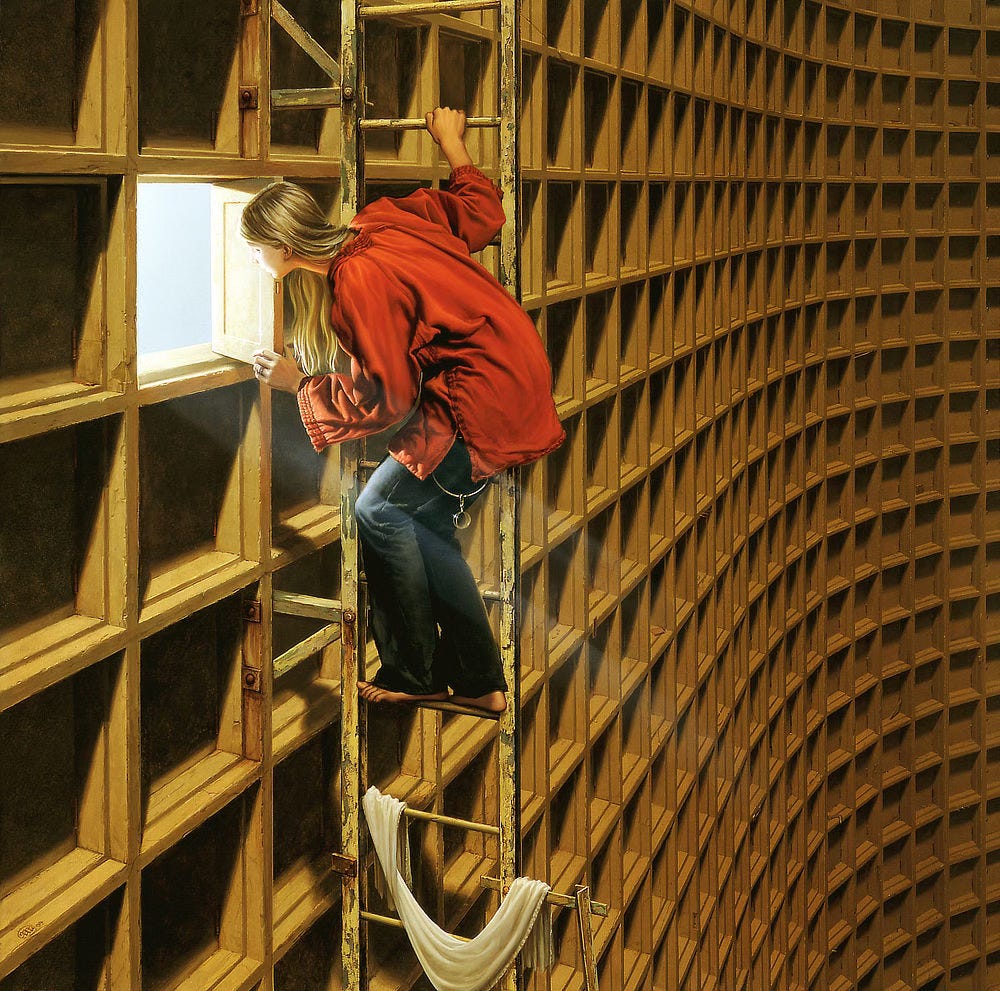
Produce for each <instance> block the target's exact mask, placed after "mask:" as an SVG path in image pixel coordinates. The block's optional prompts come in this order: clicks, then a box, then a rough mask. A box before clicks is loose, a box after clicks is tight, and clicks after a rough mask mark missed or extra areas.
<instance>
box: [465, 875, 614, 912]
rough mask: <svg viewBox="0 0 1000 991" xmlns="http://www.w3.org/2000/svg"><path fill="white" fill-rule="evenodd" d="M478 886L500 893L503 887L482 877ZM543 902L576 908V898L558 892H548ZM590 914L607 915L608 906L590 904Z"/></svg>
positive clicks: (495, 881)
mask: <svg viewBox="0 0 1000 991" xmlns="http://www.w3.org/2000/svg"><path fill="white" fill-rule="evenodd" d="M479 882H480V884H482V886H483V887H484V888H489V889H490V891H500V892H502V891H503V889H504V886H503V885H502V884H501V883H500V879H499V878H496V877H489V876H487V875H485V874H484V875H483V876H482V877H480V879H479ZM545 900H546V901H547V902H548V903H549V904H550V905H559V906H561V907H562V908H576V896H575V895H563V894H560V893H559V892H558V891H550V892H549V893H548V894H547V895H546V896H545ZM590 914H591V915H600V916H606V915H607V914H608V906H607V905H605V904H604V902H594V901H592V902H591V903H590Z"/></svg>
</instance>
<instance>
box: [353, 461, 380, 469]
mask: <svg viewBox="0 0 1000 991" xmlns="http://www.w3.org/2000/svg"><path fill="white" fill-rule="evenodd" d="M380 464H382V462H381V461H359V462H358V467H359V468H362V469H364V470H365V471H374V470H375V469H376V468H377V467H378V466H379V465H380Z"/></svg>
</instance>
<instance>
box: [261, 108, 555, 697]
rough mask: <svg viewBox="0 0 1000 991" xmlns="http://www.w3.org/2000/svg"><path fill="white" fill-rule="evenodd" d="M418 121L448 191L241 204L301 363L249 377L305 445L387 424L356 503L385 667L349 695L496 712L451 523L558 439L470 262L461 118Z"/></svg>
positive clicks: (276, 358) (523, 354)
mask: <svg viewBox="0 0 1000 991" xmlns="http://www.w3.org/2000/svg"><path fill="white" fill-rule="evenodd" d="M426 120H427V130H428V131H429V132H430V134H431V136H432V137H433V139H434V141H435V142H436V143H437V144H438V145H439V146H440V148H441V150H442V152H443V153H444V155H445V157H446V158H447V159H448V163H449V164H450V165H451V168H452V172H451V178H450V182H449V186H448V189H447V190H434V189H419V190H417V191H416V192H414V193H411V194H410V195H409V196H404V197H401V198H398V199H396V198H390V197H382V198H381V199H378V200H375V201H374V202H373V203H371V204H369V205H368V206H366V207H365V208H364V209H363V210H361V211H360V212H359V213H358V214H357V216H356V217H355V218H354V220H353V221H352V222H351V224H350V226H349V227H346V228H345V227H333V226H331V225H330V224H329V222H328V221H327V220H326V219H325V217H324V216H323V214H322V212H321V211H320V209H319V207H318V206H317V205H316V203H315V201H314V200H313V199H312V198H311V197H310V196H309V194H308V193H306V192H305V191H304V190H302V189H301V188H299V187H298V186H295V185H293V184H292V183H288V182H277V183H273V184H272V185H271V186H269V187H267V188H266V189H264V190H262V191H261V192H260V193H258V194H257V195H256V196H255V197H254V198H253V199H252V200H251V201H250V202H249V203H248V204H247V206H246V208H245V209H244V212H243V223H242V233H243V237H244V238H245V239H246V240H247V242H248V243H249V244H250V248H251V251H252V253H253V256H254V259H255V260H256V262H257V263H258V264H259V265H260V266H261V267H262V268H264V269H266V270H267V271H268V272H269V273H270V274H271V275H272V276H273V277H274V278H276V279H285V280H286V281H287V284H288V296H289V298H290V300H291V303H292V310H293V318H292V330H291V335H290V336H291V341H292V344H293V346H294V349H295V354H296V356H297V358H298V359H299V362H300V363H301V368H300V367H299V364H297V363H296V362H295V361H292V360H291V359H289V358H286V357H282V356H281V355H278V354H277V353H275V352H274V351H269V350H262V351H259V352H257V353H256V355H255V363H254V371H255V373H256V375H257V377H258V378H259V379H260V381H262V382H264V383H266V384H267V385H269V386H271V387H272V388H275V389H283V390H286V391H288V392H292V393H295V394H296V396H297V400H298V405H299V411H300V413H301V414H302V421H303V423H304V425H305V428H306V431H307V432H308V434H309V438H310V440H311V441H312V444H313V446H314V447H315V448H316V450H317V451H320V450H322V449H323V448H324V447H326V446H327V445H329V444H336V443H340V442H342V441H347V440H354V439H355V438H359V437H364V436H365V435H367V434H373V433H378V432H381V431H383V430H385V429H386V428H388V427H390V426H393V425H397V424H398V425H399V429H398V430H397V432H396V433H395V435H394V436H393V438H392V440H391V441H390V443H389V451H390V454H391V457H389V458H386V459H385V460H384V461H383V462H382V463H381V464H380V465H379V467H378V468H377V469H376V470H375V472H374V473H373V474H372V476H371V478H370V480H369V481H368V484H367V485H366V486H365V488H364V490H363V491H362V493H361V495H360V496H359V498H358V500H357V504H356V519H357V526H358V534H359V537H360V539H361V547H362V553H363V557H364V564H365V572H366V575H367V579H368V592H369V605H370V610H371V620H372V633H373V635H374V638H375V644H376V646H377V647H378V652H379V659H380V661H381V668H380V670H379V672H378V674H377V675H376V677H375V679H374V680H373V681H372V682H370V683H369V682H364V681H362V682H360V683H359V685H360V693H361V695H362V697H364V698H365V699H367V700H368V701H370V702H404V701H416V700H419V699H450V700H452V701H455V702H459V703H462V704H466V705H471V706H476V707H479V708H482V709H486V710H489V711H492V712H502V711H503V709H504V708H505V707H506V699H505V696H504V692H505V691H506V690H507V687H508V686H507V684H506V682H505V681H504V676H503V671H502V668H501V664H500V652H499V650H498V648H497V644H496V640H495V638H494V636H493V632H492V629H491V627H490V624H489V621H488V618H487V615H486V609H485V607H484V605H483V601H482V598H481V597H480V595H479V591H478V589H477V587H476V583H475V580H474V578H473V576H472V573H471V571H470V570H469V567H468V565H467V564H466V562H465V561H464V559H463V558H462V555H461V551H460V548H459V544H458V540H457V538H456V535H455V529H456V526H457V527H465V526H468V523H469V517H468V510H469V507H470V506H471V505H472V504H473V503H474V502H475V501H476V499H477V498H478V497H479V495H480V494H481V493H482V491H483V489H484V488H485V486H486V484H487V481H488V479H489V478H490V477H491V476H492V475H494V474H496V473H497V472H499V471H500V470H502V469H504V468H508V467H511V466H513V465H519V464H524V463H526V462H529V461H533V460H535V459H537V458H540V457H542V456H544V455H545V454H547V453H549V452H550V451H552V450H554V449H555V448H556V447H558V446H559V445H560V444H561V443H562V441H563V439H564V437H565V433H564V431H563V429H562V426H561V424H560V422H559V418H558V416H557V415H556V410H555V405H554V403H553V400H552V392H551V390H552V371H551V368H550V367H549V363H548V359H547V357H546V355H545V351H544V348H543V347H542V343H541V341H540V340H539V337H538V333H537V331H536V330H535V327H534V324H533V323H532V322H531V320H530V318H529V317H528V315H527V314H526V313H525V312H524V310H522V309H521V307H520V306H518V304H517V302H516V301H515V300H514V299H513V298H512V297H511V296H510V295H509V294H508V293H507V292H506V291H505V290H504V289H503V287H502V286H501V285H500V284H499V283H498V282H497V281H496V279H494V278H493V276H492V275H490V273H489V272H487V271H486V269H485V268H483V267H482V266H481V265H480V264H479V263H477V262H476V261H474V260H473V259H472V258H471V257H470V252H474V251H478V250H480V249H481V248H483V247H484V246H485V245H486V244H488V243H489V242H490V241H491V240H492V239H493V238H494V236H495V235H496V234H497V232H498V231H499V229H500V228H501V226H502V225H503V223H504V220H505V217H504V212H503V209H502V207H501V204H500V197H499V194H498V191H497V188H496V187H495V186H494V184H493V183H492V182H491V181H490V180H489V179H488V178H487V177H486V176H485V175H484V174H483V173H482V172H480V171H479V169H477V168H476V167H475V166H474V165H473V163H472V159H471V158H470V157H469V154H468V152H467V150H466V148H465V141H464V134H465V114H464V113H462V112H461V111H457V110H451V109H450V108H448V107H443V108H442V107H438V108H437V109H436V110H433V111H431V112H430V113H428V114H427V117H426ZM449 687H450V688H451V689H452V694H449V692H448V688H449Z"/></svg>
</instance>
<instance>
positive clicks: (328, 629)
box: [272, 623, 341, 678]
mask: <svg viewBox="0 0 1000 991" xmlns="http://www.w3.org/2000/svg"><path fill="white" fill-rule="evenodd" d="M340 631H341V624H340V623H331V624H330V625H329V626H324V627H323V628H322V629H320V630H317V631H316V632H315V633H314V634H313V635H312V636H310V637H306V639H305V640H303V641H302V642H301V643H298V644H296V645H295V646H294V647H292V648H290V649H289V650H286V651H285V652H284V653H283V654H279V655H278V656H277V657H276V658H275V659H274V664H273V665H272V669H273V671H274V677H275V678H280V677H281V676H282V675H283V674H287V673H288V672H289V671H291V670H292V668H294V667H296V666H297V665H299V664H301V663H302V662H303V661H306V660H308V659H309V658H310V657H312V656H313V654H316V653H318V652H319V651H320V650H322V649H323V648H324V647H327V646H329V645H330V644H331V643H333V642H334V641H335V640H337V639H338V638H339V637H340Z"/></svg>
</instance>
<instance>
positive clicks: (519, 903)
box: [362, 787, 553, 991]
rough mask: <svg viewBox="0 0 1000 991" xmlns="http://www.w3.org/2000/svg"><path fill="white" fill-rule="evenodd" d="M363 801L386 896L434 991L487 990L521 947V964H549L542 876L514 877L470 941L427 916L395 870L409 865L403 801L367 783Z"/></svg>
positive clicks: (549, 933) (545, 891) (549, 939)
mask: <svg viewBox="0 0 1000 991" xmlns="http://www.w3.org/2000/svg"><path fill="white" fill-rule="evenodd" d="M362 805H363V806H364V810H365V818H366V819H367V820H368V829H369V831H370V832H371V836H372V841H373V843H374V845H375V852H376V854H378V859H379V862H380V863H381V865H382V872H383V874H384V878H385V883H386V886H387V890H386V895H387V897H388V899H389V900H390V903H395V907H396V911H397V912H398V913H399V918H400V919H401V920H402V922H403V925H404V926H405V927H406V934H407V935H408V936H409V937H410V943H411V944H412V945H413V950H414V952H415V953H416V955H417V959H418V960H419V961H420V964H421V966H422V967H423V968H424V973H425V974H426V975H427V977H428V978H429V979H430V982H431V983H432V984H433V985H434V987H436V988H437V989H438V991H486V989H487V988H491V987H493V986H494V985H495V984H496V983H497V981H499V980H500V978H501V977H502V976H503V974H504V972H505V971H506V970H507V968H508V967H510V965H511V964H512V963H513V961H514V958H515V957H516V956H517V954H518V953H520V952H521V950H522V948H523V949H524V951H525V965H526V966H536V967H540V968H541V967H550V966H551V965H552V956H553V954H552V916H551V912H550V911H549V910H547V909H545V896H546V895H547V894H548V893H549V886H548V885H547V884H546V883H545V882H544V881H535V880H532V879H531V878H526V877H519V878H515V879H514V882H513V884H511V886H510V890H509V891H508V892H507V894H506V895H505V896H504V898H503V900H502V901H501V903H500V907H499V909H497V912H496V914H495V915H494V916H493V918H492V919H490V921H489V922H488V923H487V924H486V927H485V928H484V929H483V931H482V932H481V933H479V934H478V935H477V936H476V937H475V938H474V939H472V940H469V941H466V940H463V939H459V938H458V937H457V936H452V935H451V934H450V933H446V932H445V931H444V930H443V929H441V928H440V927H439V926H438V925H437V924H436V923H435V922H434V921H433V920H431V919H430V918H428V917H427V915H426V914H425V913H424V910H423V909H422V908H421V907H420V905H419V904H418V903H417V900H416V898H415V897H414V895H413V892H412V891H410V889H409V887H408V884H407V880H406V879H405V878H404V877H403V875H402V874H401V873H400V871H399V867H400V866H404V868H406V867H408V864H407V861H408V855H407V852H406V850H407V846H408V845H407V843H406V831H405V826H404V827H403V829H402V830H401V829H400V817H401V816H402V814H403V811H404V810H405V808H406V806H405V805H404V803H403V802H400V801H399V800H398V799H395V798H393V797H392V796H391V795H383V794H382V793H381V792H380V791H379V790H378V789H377V788H375V787H372V788H369V789H368V791H367V793H366V794H365V796H364V798H363V799H362ZM401 861H402V863H401ZM406 872H407V874H408V873H409V871H408V870H407V871H406Z"/></svg>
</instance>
